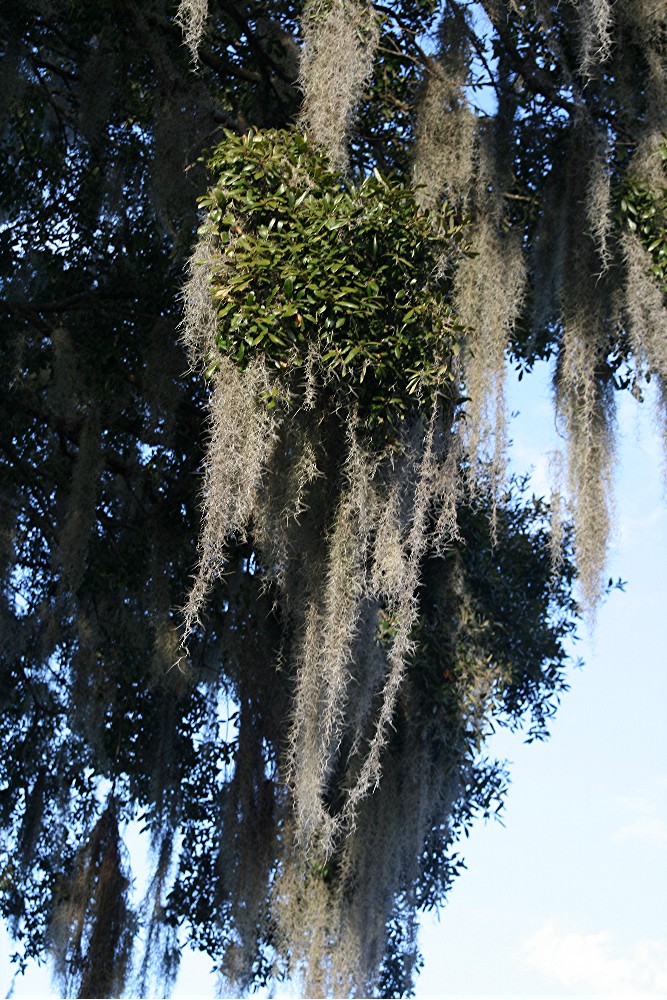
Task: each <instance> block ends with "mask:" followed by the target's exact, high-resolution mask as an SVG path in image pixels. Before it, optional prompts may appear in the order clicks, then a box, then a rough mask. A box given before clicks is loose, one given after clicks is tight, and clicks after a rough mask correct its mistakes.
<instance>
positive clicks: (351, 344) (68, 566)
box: [0, 0, 667, 996]
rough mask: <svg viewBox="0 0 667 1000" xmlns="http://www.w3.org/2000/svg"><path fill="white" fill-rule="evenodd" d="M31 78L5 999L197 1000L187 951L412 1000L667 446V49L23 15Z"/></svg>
mask: <svg viewBox="0 0 667 1000" xmlns="http://www.w3.org/2000/svg"><path fill="white" fill-rule="evenodd" d="M0 47H1V49H0V50H1V51H2V66H1V69H0V73H1V75H2V83H1V85H0V119H1V121H2V128H1V130H0V144H1V154H2V155H1V156H0V207H1V211H2V223H1V224H0V312H1V313H2V322H3V333H4V338H3V345H4V350H3V352H2V358H1V361H0V378H1V380H2V391H1V393H0V408H1V411H2V422H1V426H0V456H1V459H0V555H1V558H0V577H1V579H2V587H1V588H0V621H1V628H0V658H1V664H2V673H1V675H0V700H1V704H2V712H3V723H4V724H3V727H2V734H1V736H0V738H1V739H2V742H3V746H2V753H1V754H0V908H1V910H2V913H3V915H4V917H5V918H6V920H7V921H8V923H9V926H10V929H11V932H12V935H13V938H14V940H15V942H16V954H15V956H14V957H15V960H16V961H17V963H18V966H19V967H21V966H22V965H24V964H25V963H26V962H27V961H29V960H30V959H31V958H35V957H41V956H43V955H44V954H45V953H47V952H48V953H49V954H50V955H51V957H52V960H53V963H54V969H55V972H56V974H57V976H58V978H59V982H60V986H61V988H62V991H63V993H64V994H65V995H68V996H72V995H79V996H112V995H120V994H121V993H123V992H126V993H130V994H132V993H134V994H135V995H148V994H149V993H151V992H152V993H155V994H157V995H160V996H164V995H166V993H167V992H168V991H169V988H170V986H171V985H172V984H173V981H174V977H175V975H176V973H177V970H178V957H179V929H181V928H183V931H182V932H181V934H182V935H183V934H184V935H185V937H186V938H187V940H188V941H189V943H190V944H191V945H192V946H193V947H195V948H199V949H202V950H204V951H206V952H207V953H208V954H209V955H210V956H211V958H212V960H213V962H214V964H215V966H216V968H217V969H218V970H219V971H220V974H221V976H222V977H223V981H224V982H225V983H226V986H225V987H224V988H225V989H228V990H232V989H233V990H234V991H240V992H243V991H249V990H251V989H252V988H253V986H256V985H258V984H260V983H268V982H274V983H275V982H276V981H280V980H281V979H285V978H290V979H292V980H295V981H299V982H300V983H301V987H302V989H303V992H304V993H305V994H306V995H310V996H313V995H318V996H319V995H330V994H335V995H347V996H376V995H377V996H403V995H409V994H410V992H411V990H412V987H413V983H414V977H415V975H416V973H417V971H418V969H419V961H420V960H419V954H418V949H417V942H416V930H417V920H418V914H419V911H420V910H423V909H428V908H432V907H436V906H439V905H440V904H441V903H442V902H443V900H444V898H445V895H446V892H447V889H448V887H449V885H450V884H451V881H452V879H453V878H454V876H455V875H456V874H457V872H458V870H459V867H460V859H459V858H458V856H457V854H456V844H457V841H458V839H459V838H460V836H461V833H462V832H463V831H464V830H466V829H467V828H468V827H469V825H470V824H471V823H472V822H473V821H474V819H475V817H476V816H489V815H491V814H493V813H494V812H496V811H497V810H498V809H500V808H501V806H502V800H503V795H504V793H505V790H506V780H507V775H506V774H505V771H504V769H503V766H502V764H500V763H499V762H496V761H493V760H489V759H488V758H487V757H486V756H485V752H484V741H485V737H486V736H487V734H488V732H489V728H490V726H491V724H492V723H493V724H495V723H498V724H501V725H509V726H516V727H518V726H525V727H527V730H528V735H529V738H535V737H537V738H541V737H543V736H544V735H546V732H547V724H548V720H549V718H550V716H551V715H552V714H553V712H554V711H555V709H556V706H557V702H558V698H559V696H560V694H561V693H562V691H563V690H564V689H565V688H566V666H567V655H566V640H567V638H568V636H570V635H571V634H572V632H573V630H574V629H575V627H576V623H577V621H578V619H579V618H580V617H581V615H582V613H583V614H587V615H588V617H589V618H590V617H593V616H594V612H595V607H596V606H597V605H598V603H599V601H600V599H601V597H602V594H603V591H604V584H605V579H606V575H605V547H606V543H607V536H608V532H609V525H610V522H611V517H612V508H613V497H612V488H611V479H612V475H611V473H612V468H613V460H614V400H615V397H616V394H617V392H619V391H630V392H632V393H633V394H634V395H635V396H636V397H637V398H638V399H640V400H641V398H642V390H643V386H644V385H645V383H646V382H647V381H649V380H653V382H654V383H657V387H658V393H657V395H658V400H659V403H658V410H657V413H656V425H657V427H658V430H659V431H660V433H661V434H663V435H665V426H666V424H665V417H666V415H667V414H666V413H665V406H666V404H667V396H666V395H665V392H666V390H665V386H666V385H667V381H666V380H667V349H666V347H667V336H666V330H667V325H666V323H665V319H666V313H665V305H666V300H667V299H666V297H667V219H666V216H667V184H666V181H665V176H666V164H667V9H666V8H665V5H664V4H663V3H659V2H656V0H628V2H626V3H623V4H614V3H612V2H610V0H566V2H562V0H561V2H558V3H556V2H548V0H531V2H526V3H519V2H516V0H506V2H505V0H480V2H478V3H469V2H463V0H442V2H438V0H388V2H387V3H386V4H375V5H371V4H370V3H367V2H365V0H306V2H304V3H301V2H298V3H293V2H291V0H274V2H272V3H270V4H267V3H256V2H254V0H210V2H208V3H207V2H206V0H183V2H181V3H180V4H178V3H176V2H169V0H113V2H112V3H108V4H99V3H96V2H95V0H81V2H79V3H77V4H72V3H70V2H69V0H15V2H14V3H13V4H11V5H10V6H7V5H5V8H4V9H3V11H2V13H0ZM508 359H509V361H510V362H511V363H512V364H514V365H515V366H516V367H517V368H518V370H519V372H520V374H521V375H522V376H523V375H526V377H529V375H530V372H531V369H532V368H533V366H534V365H535V363H536V362H537V361H538V360H541V359H547V360H549V359H551V360H552V361H553V364H554V372H555V374H554V399H555V407H556V415H557V420H558V422H559V427H560V428H561V431H562V438H563V442H564V453H563V455H562V456H560V457H557V459H556V460H555V462H554V466H555V467H561V468H562V470H563V472H562V477H561V481H559V480H558V479H557V478H556V479H555V482H554V489H553V495H552V497H551V498H550V499H549V500H548V501H547V500H546V499H544V498H536V497H533V496H530V494H529V491H528V488H527V484H526V482H525V481H522V480H517V479H515V478H512V477H510V476H509V475H508V473H507V457H506V456H507V430H506V416H505V402H504V389H503V386H504V373H505V367H506V363H507V360H508ZM131 824H139V825H140V826H141V827H142V828H143V830H144V831H145V832H146V834H147V836H148V837H149V838H150V844H151V857H152V874H151V879H150V885H149V889H148V891H147V894H146V896H145V898H144V899H143V900H136V899H135V898H134V896H133V894H132V873H131V870H130V861H129V858H128V855H127V851H126V849H125V846H124V842H123V836H124V834H125V831H126V830H127V829H128V828H129V827H130V826H131Z"/></svg>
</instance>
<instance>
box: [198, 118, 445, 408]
mask: <svg viewBox="0 0 667 1000" xmlns="http://www.w3.org/2000/svg"><path fill="white" fill-rule="evenodd" d="M209 166H210V169H211V170H212V171H213V173H214V174H215V176H216V178H217V183H216V185H215V187H213V188H212V190H210V191H209V193H208V194H207V195H206V196H205V197H204V198H202V199H201V201H200V205H201V207H202V208H204V209H205V210H206V212H207V219H206V222H205V224H204V226H203V230H202V235H203V236H208V235H209V234H212V235H213V237H214V246H215V248H216V251H217V253H218V255H219V264H218V267H217V268H216V269H215V270H214V273H213V276H212V282H213V289H214V292H213V294H214V297H215V299H216V300H217V302H218V309H217V312H218V318H219V321H220V330H219V333H218V338H217V343H218V347H219V348H220V350H221V351H222V352H223V353H224V354H227V355H230V356H232V357H233V358H234V360H235V361H236V363H237V364H238V365H239V367H241V368H243V367H245V365H246V364H247V363H248V361H249V359H250V358H251V357H253V355H256V354H257V353H258V352H262V353H264V355H266V357H267V358H269V359H270V360H271V361H272V362H273V364H275V366H276V368H278V369H286V368H289V367H292V366H296V367H300V366H302V365H304V364H305V362H306V359H307V357H308V356H309V352H311V351H312V350H313V349H314V351H315V357H316V358H317V360H318V362H319V365H320V366H321V368H322V369H324V371H325V372H327V373H329V374H331V375H334V376H336V377H337V378H338V379H340V380H341V381H342V382H343V383H344V385H345V386H347V387H349V388H351V389H352V391H353V393H354V394H355V395H356V396H357V397H358V398H359V403H360V410H361V412H362V414H363V415H364V416H365V417H366V418H367V419H368V420H369V422H370V423H371V424H372V425H373V424H377V423H381V422H383V421H386V420H387V419H389V420H391V418H392V417H396V416H402V415H403V414H404V413H405V411H406V410H407V409H408V408H409V407H410V405H411V403H413V402H414V401H415V400H416V399H417V398H418V397H420V396H422V395H423V393H424V392H425V391H426V392H431V391H432V390H434V389H443V388H444V389H446V390H449V388H450V387H451V385H452V383H453V381H454V379H455V375H454V373H453V365H452V356H456V355H458V353H459V337H460V335H461V333H462V329H461V327H460V325H459V324H458V323H457V320H456V317H455V316H454V314H453V312H452V309H451V307H450V305H449V304H448V296H447V292H448V284H449V283H448V277H447V261H448V260H450V261H451V259H452V256H454V255H456V256H458V255H459V254H460V253H461V243H462V238H463V233H464V231H465V225H464V223H463V222H462V221H461V220H460V219H457V217H456V215H455V213H454V210H453V209H451V208H449V207H448V206H447V205H446V204H445V206H444V208H443V209H442V211H441V212H440V213H439V214H438V215H435V214H430V213H425V212H422V211H420V210H419V209H418V207H417V204H416V202H415V198H414V193H413V192H412V191H410V190H409V189H408V188H406V187H405V185H404V184H401V183H398V182H397V181H394V180H391V179H389V178H385V177H383V176H382V175H381V174H380V173H379V172H378V171H375V172H374V173H373V174H372V175H371V176H369V177H367V178H366V179H364V180H363V181H362V182H361V183H359V184H352V183H345V182H341V180H340V176H339V175H336V174H334V173H332V172H331V170H330V169H329V165H328V162H327V159H326V157H325V156H324V154H322V153H321V152H318V151H317V150H315V149H314V148H313V147H311V146H310V145H309V143H308V142H307V140H306V139H304V138H303V137H302V136H301V135H299V134H298V133H297V132H295V131H276V130H273V131H266V132H254V131H250V132H249V133H248V134H247V135H244V136H241V137H239V136H236V135H234V134H233V133H231V132H227V133H226V138H225V141H224V142H223V143H222V144H221V145H220V146H218V148H217V149H216V150H215V152H214V153H213V155H212V157H211V159H210V161H209ZM311 357H312V354H311ZM212 364H213V365H214V364H215V361H214V359H212Z"/></svg>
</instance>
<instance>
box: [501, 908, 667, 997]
mask: <svg viewBox="0 0 667 1000" xmlns="http://www.w3.org/2000/svg"><path fill="white" fill-rule="evenodd" d="M519 948H520V960H521V962H522V964H523V965H524V966H527V967H529V968H531V969H533V970H535V971H537V972H539V973H541V974H542V975H543V976H545V978H547V979H550V980H552V982H554V983H557V984H558V985H559V986H560V987H565V988H566V989H571V990H575V991H579V992H585V993H594V994H595V993H598V994H599V993H602V994H607V995H614V994H615V995H619V994H628V993H633V994H640V995H642V994H643V995H648V996H651V995H664V994H665V993H667V939H662V940H660V939H655V940H650V939H642V940H639V941H636V942H635V943H633V944H630V945H622V944H621V943H620V942H619V941H618V940H617V938H616V936H615V935H614V934H611V933H610V932H608V931H600V932H596V933H583V932H580V931H572V930H567V929H565V928H563V927H559V926H558V925H557V923H556V922H555V921H549V922H548V923H546V924H544V925H543V926H542V927H541V928H540V929H539V930H537V931H535V933H533V934H530V935H529V936H527V937H525V938H523V940H522V941H521V942H520V946H519Z"/></svg>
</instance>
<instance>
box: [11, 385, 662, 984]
mask: <svg viewBox="0 0 667 1000" xmlns="http://www.w3.org/2000/svg"><path fill="white" fill-rule="evenodd" d="M619 403H620V408H619V442H620V447H619V463H618V475H617V480H618V482H617V498H618V499H617V521H616V531H615V539H614V544H613V547H612V551H611V553H610V560H609V574H610V576H613V577H614V578H616V577H618V576H621V577H622V578H623V579H624V580H627V587H626V592H625V593H619V592H617V591H614V592H612V594H611V595H610V597H609V598H608V600H607V602H606V604H605V606H604V607H603V608H602V609H601V612H600V614H599V618H598V623H597V627H596V629H595V633H594V635H593V636H592V637H586V636H583V637H582V639H581V641H579V642H578V643H577V644H576V647H575V650H574V653H575V656H577V657H582V658H583V660H584V667H583V668H582V669H581V670H573V671H572V672H571V676H570V681H571V690H570V691H569V692H568V693H567V694H565V695H564V697H563V700H562V704H561V706H560V709H559V712H558V714H557V716H556V718H555V720H554V721H553V724H552V727H551V732H552V735H551V738H550V739H549V740H548V741H547V742H546V743H544V744H535V743H533V744H531V745H525V744H524V743H523V742H522V737H521V735H520V734H515V735H513V734H510V733H506V732H501V733H498V734H496V736H495V737H494V738H493V740H492V742H491V744H490V748H491V750H492V752H494V753H495V754H496V755H497V756H499V757H502V758H508V759H509V760H510V761H511V762H512V763H511V767H510V773H511V779H512V784H511V787H510V791H509V795H508V798H507V805H506V810H505V816H504V823H505V825H504V826H501V825H500V824H499V823H493V822H492V823H489V824H486V825H484V824H481V825H480V826H478V827H477V828H476V829H475V830H473V832H472V834H471V836H470V838H469V839H468V840H467V841H464V843H463V845H462V853H463V854H464V857H465V860H466V863H467V866H468V870H467V871H466V872H464V873H463V874H462V876H461V877H460V878H459V879H458V880H457V882H456V884H455V885H454V887H453V889H452V891H451V894H450V897H449V900H448V903H447V905H446V906H445V907H444V909H443V911H442V913H441V916H440V920H439V921H437V920H435V919H431V918H429V919H426V920H425V921H424V926H423V931H422V947H423V953H424V958H425V967H424V970H423V972H422V975H421V976H420V979H419V981H418V985H417V997H418V998H419V997H429V996H443V997H457V996H460V997H473V996H494V995H507V996H522V997H527V996H540V997H543V996H582V995H628V994H635V995H637V994H639V995H641V994H644V995H665V994H667V907H665V899H666V898H667V725H666V724H665V706H667V670H666V669H665V667H666V666H667V652H666V650H667V637H666V635H665V632H666V629H667V579H666V575H665V567H667V505H666V504H665V502H664V499H663V495H662V491H661V475H660V467H661V463H662V454H661V446H660V442H659V439H658V435H657V434H656V433H655V432H654V431H653V429H652V425H651V420H650V402H649V403H647V404H644V406H641V407H640V406H638V405H637V404H636V403H635V402H634V400H632V399H631V398H630V397H629V395H628V394H622V396H621V397H619ZM509 405H510V410H512V411H519V412H518V415H517V416H515V417H514V418H513V420H512V424H511V433H512V437H513V440H514V446H513V451H512V454H513V464H514V466H515V467H516V468H517V469H519V470H525V469H528V468H531V467H532V468H533V470H534V479H533V481H534V486H535V489H536V491H537V492H539V493H543V492H545V491H546V489H547V458H546V454H547V452H548V451H549V450H551V449H553V448H554V447H555V446H556V445H557V439H556V438H555V435H554V429H553V413H552V406H551V401H550V390H549V379H548V372H547V370H546V366H543V368H542V369H541V370H540V371H539V372H537V373H536V374H535V375H533V376H532V377H531V378H528V379H524V380H523V382H522V383H520V384H519V383H514V382H513V383H512V385H511V388H510V398H509ZM4 950H5V949H4V948H3V946H2V941H1V940H0V954H2V952H3V951H4ZM209 964H210V963H209V961H208V959H206V958H204V957H203V956H186V957H185V960H184V963H183V967H182V972H181V976H180V978H179V983H178V986H177V990H176V993H175V996H180V997H185V996H213V995H214V989H215V986H214V981H213V979H212V978H211V977H210V975H209V974H208V968H209ZM10 978H11V970H10V969H9V968H8V967H6V968H3V967H2V963H1V962H0V991H1V995H3V996H4V995H5V994H6V992H7V989H8V988H9V983H10ZM49 992H50V980H49V975H48V972H47V971H46V970H45V969H34V970H31V971H30V972H29V973H28V974H27V975H26V976H25V977H24V978H23V979H19V980H18V981H17V982H16V985H15V989H14V994H13V995H14V996H15V997H17V998H19V997H26V996H38V995H41V996H47V995H49Z"/></svg>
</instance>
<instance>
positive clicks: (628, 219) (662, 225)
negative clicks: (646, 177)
mask: <svg viewBox="0 0 667 1000" xmlns="http://www.w3.org/2000/svg"><path fill="white" fill-rule="evenodd" d="M659 155H660V157H661V159H662V167H663V172H664V173H665V186H664V187H663V188H662V190H661V191H659V192H658V193H657V194H656V193H655V192H654V191H652V190H651V188H650V187H649V185H648V184H646V182H645V181H643V180H641V179H639V178H637V177H633V176H628V177H627V178H626V179H625V182H624V184H623V186H622V188H621V192H620V198H619V212H618V219H619V221H620V222H621V223H624V224H625V225H626V226H627V227H628V229H629V230H630V231H631V232H633V233H637V235H638V236H639V238H640V239H641V241H642V243H643V244H644V246H645V248H646V250H647V251H648V252H649V254H650V255H651V258H652V261H653V264H652V266H651V272H652V273H653V274H654V275H655V276H656V278H657V279H658V281H659V282H660V284H661V286H662V287H663V288H664V289H665V290H666V291H667V137H665V144H664V145H663V146H662V147H661V148H660V151H659Z"/></svg>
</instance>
